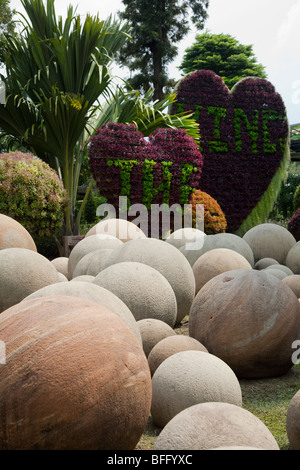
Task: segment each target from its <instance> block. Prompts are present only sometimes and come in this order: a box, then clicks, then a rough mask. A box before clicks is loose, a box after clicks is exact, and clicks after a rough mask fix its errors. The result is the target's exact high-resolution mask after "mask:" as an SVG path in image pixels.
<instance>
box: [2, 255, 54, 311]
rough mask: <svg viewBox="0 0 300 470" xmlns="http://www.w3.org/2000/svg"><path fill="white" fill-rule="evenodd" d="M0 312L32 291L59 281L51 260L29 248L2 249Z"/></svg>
mask: <svg viewBox="0 0 300 470" xmlns="http://www.w3.org/2000/svg"><path fill="white" fill-rule="evenodd" d="M0 267H1V269H0V313H1V312H3V310H6V309H7V308H9V307H11V306H13V305H15V304H17V303H18V302H21V300H23V299H25V297H27V296H28V295H29V294H31V293H32V292H34V291H36V290H38V289H41V288H42V287H45V286H47V285H49V284H54V283H56V282H59V275H58V272H57V270H56V269H55V267H54V266H53V264H52V263H51V261H49V260H48V259H47V258H45V257H44V256H42V255H41V254H39V253H36V252H35V251H33V250H28V249H27V248H6V249H3V250H0Z"/></svg>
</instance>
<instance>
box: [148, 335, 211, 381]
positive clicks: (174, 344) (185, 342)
mask: <svg viewBox="0 0 300 470" xmlns="http://www.w3.org/2000/svg"><path fill="white" fill-rule="evenodd" d="M191 350H195V351H205V352H207V349H206V347H205V346H203V344H201V343H199V341H197V340H196V339H195V338H191V337H190V336H185V335H180V334H178V335H177V334H176V335H172V336H168V337H167V338H164V339H162V340H161V341H159V342H158V343H157V344H156V345H155V346H154V347H153V348H152V350H151V351H150V354H149V356H148V364H149V367H150V372H151V375H153V374H154V372H155V371H156V369H157V368H158V366H160V364H161V363H162V362H163V361H164V360H165V359H167V357H170V356H172V355H173V354H176V353H178V352H180V351H191Z"/></svg>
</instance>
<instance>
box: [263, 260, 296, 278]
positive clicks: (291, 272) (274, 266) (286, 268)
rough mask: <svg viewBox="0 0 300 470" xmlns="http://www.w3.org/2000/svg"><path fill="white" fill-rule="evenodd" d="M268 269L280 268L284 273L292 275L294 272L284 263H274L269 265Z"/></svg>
mask: <svg viewBox="0 0 300 470" xmlns="http://www.w3.org/2000/svg"><path fill="white" fill-rule="evenodd" d="M265 269H266V270H267V271H269V270H270V269H279V271H282V272H283V273H285V274H286V275H287V276H292V275H293V274H294V273H293V271H292V270H291V269H290V268H288V267H287V266H284V265H283V264H279V263H278V264H272V265H271V266H267V267H266V268H265Z"/></svg>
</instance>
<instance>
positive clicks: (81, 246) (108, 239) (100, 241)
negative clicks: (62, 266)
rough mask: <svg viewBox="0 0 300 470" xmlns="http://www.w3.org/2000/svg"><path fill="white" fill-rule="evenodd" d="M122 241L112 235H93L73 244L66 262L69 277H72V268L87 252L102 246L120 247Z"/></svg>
mask: <svg viewBox="0 0 300 470" xmlns="http://www.w3.org/2000/svg"><path fill="white" fill-rule="evenodd" d="M122 244H123V242H122V241H121V240H119V239H117V238H115V237H113V236H112V235H93V236H90V237H85V238H83V239H82V240H80V242H79V243H77V245H75V246H74V248H73V249H72V251H71V253H70V255H69V263H68V273H69V279H72V278H73V275H74V269H75V267H76V265H77V263H78V262H79V261H80V260H81V258H83V257H84V256H85V255H87V254H88V253H91V252H92V251H96V250H100V249H103V248H109V249H115V248H118V247H120V246H121V245H122Z"/></svg>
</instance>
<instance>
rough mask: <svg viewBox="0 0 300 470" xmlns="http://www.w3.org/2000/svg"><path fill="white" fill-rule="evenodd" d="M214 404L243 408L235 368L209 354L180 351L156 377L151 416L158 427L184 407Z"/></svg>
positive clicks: (156, 372)
mask: <svg viewBox="0 0 300 470" xmlns="http://www.w3.org/2000/svg"><path fill="white" fill-rule="evenodd" d="M212 401H217V402H226V403H232V404H235V405H237V406H242V392H241V387H240V384H239V382H238V379H237V377H236V375H235V374H234V372H233V371H232V369H231V368H230V367H229V366H228V365H227V364H225V362H224V361H222V360H221V359H219V358H218V357H216V356H214V355H212V354H210V353H208V352H204V351H195V350H194V351H181V352H178V353H176V354H173V355H172V356H170V357H168V358H167V359H165V360H164V361H163V362H162V363H161V364H160V366H159V367H158V368H157V369H156V371H155V372H154V374H153V377H152V403H151V415H152V419H153V422H154V424H155V425H156V426H157V427H159V428H163V427H164V426H165V425H166V424H167V423H168V422H169V421H170V420H171V419H172V418H174V416H176V415H177V414H178V413H180V411H182V410H184V409H185V408H189V407H190V406H193V405H196V404H197V403H204V402H212Z"/></svg>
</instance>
